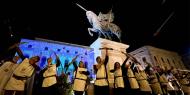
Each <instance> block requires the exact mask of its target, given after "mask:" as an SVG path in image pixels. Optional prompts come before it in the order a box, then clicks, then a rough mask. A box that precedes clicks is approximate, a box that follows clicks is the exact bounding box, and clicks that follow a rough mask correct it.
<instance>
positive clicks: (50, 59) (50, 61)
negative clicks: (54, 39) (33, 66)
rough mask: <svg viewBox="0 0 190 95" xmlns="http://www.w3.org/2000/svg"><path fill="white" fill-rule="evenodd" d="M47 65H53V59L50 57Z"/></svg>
mask: <svg viewBox="0 0 190 95" xmlns="http://www.w3.org/2000/svg"><path fill="white" fill-rule="evenodd" d="M47 63H48V65H51V63H52V58H51V57H49V58H48V59H47Z"/></svg>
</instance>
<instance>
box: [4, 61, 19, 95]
mask: <svg viewBox="0 0 190 95" xmlns="http://www.w3.org/2000/svg"><path fill="white" fill-rule="evenodd" d="M17 66H18V64H16V63H14V62H12V61H7V62H5V63H4V64H3V65H2V66H1V67H0V72H1V73H0V95H2V94H3V88H4V87H5V86H6V84H7V82H8V81H9V79H10V77H11V75H12V73H13V71H14V70H15V68H16V67H17Z"/></svg>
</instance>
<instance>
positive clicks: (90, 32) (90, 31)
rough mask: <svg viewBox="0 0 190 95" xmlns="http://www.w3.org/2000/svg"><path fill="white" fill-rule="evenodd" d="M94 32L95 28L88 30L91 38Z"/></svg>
mask: <svg viewBox="0 0 190 95" xmlns="http://www.w3.org/2000/svg"><path fill="white" fill-rule="evenodd" d="M93 30H94V29H93V28H88V33H89V35H90V36H93V33H92V31H93ZM93 32H95V31H93Z"/></svg>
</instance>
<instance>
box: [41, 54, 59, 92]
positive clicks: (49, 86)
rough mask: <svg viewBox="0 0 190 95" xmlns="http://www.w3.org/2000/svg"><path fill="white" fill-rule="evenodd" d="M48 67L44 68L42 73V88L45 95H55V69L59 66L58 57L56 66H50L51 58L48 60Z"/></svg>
mask: <svg viewBox="0 0 190 95" xmlns="http://www.w3.org/2000/svg"><path fill="white" fill-rule="evenodd" d="M47 61H48V66H47V67H46V68H45V69H46V70H45V72H44V73H43V77H44V80H43V83H42V87H43V89H44V93H45V95H53V94H54V95H56V93H57V85H56V84H57V79H56V73H57V67H58V66H59V65H60V64H61V62H60V60H59V58H58V56H57V55H56V64H52V58H48V60H47Z"/></svg>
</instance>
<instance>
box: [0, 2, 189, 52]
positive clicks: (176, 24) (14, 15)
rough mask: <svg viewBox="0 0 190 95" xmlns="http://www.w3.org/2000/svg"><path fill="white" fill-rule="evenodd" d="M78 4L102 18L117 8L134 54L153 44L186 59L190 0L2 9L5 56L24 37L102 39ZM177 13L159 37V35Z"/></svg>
mask: <svg viewBox="0 0 190 95" xmlns="http://www.w3.org/2000/svg"><path fill="white" fill-rule="evenodd" d="M17 3H18V2H17ZM75 3H79V4H80V5H82V6H83V7H85V8H86V9H88V10H91V11H93V12H95V13H96V14H98V13H99V12H100V11H101V12H103V13H107V12H108V11H109V10H110V9H111V8H112V11H113V12H114V15H115V19H114V23H115V24H117V25H118V26H119V27H120V28H121V30H122V42H123V43H125V44H128V45H130V48H129V49H128V51H129V52H130V51H132V50H135V49H137V48H139V47H141V46H144V45H152V46H155V47H158V48H163V49H167V50H171V51H176V52H179V53H182V54H183V53H185V52H187V49H188V47H190V39H189V38H190V31H189V30H190V29H189V17H190V15H189V12H190V10H188V9H189V8H188V5H189V2H188V0H181V1H179V0H63V1H60V2H55V1H44V2H21V3H20V4H15V3H14V2H12V3H5V4H2V5H4V6H5V7H3V8H1V11H0V12H1V13H0V32H1V35H0V38H1V40H0V42H1V47H0V51H3V50H4V49H5V48H7V47H8V46H9V45H11V44H13V43H14V42H16V41H19V39H20V38H29V39H34V38H35V37H38V38H44V39H51V40H56V41H63V42H67V43H73V44H79V45H85V46H89V45H90V44H91V43H93V42H94V41H95V40H96V39H97V37H91V36H90V35H89V34H88V32H87V28H88V27H91V25H90V24H89V22H88V20H87V18H86V15H85V11H83V10H81V9H80V8H79V7H78V6H76V5H75ZM171 13H173V15H172V16H171V18H170V19H169V20H168V22H167V23H166V24H165V25H164V26H163V27H162V29H161V30H160V32H159V34H158V35H157V36H153V34H154V33H155V32H156V31H157V29H158V28H159V27H160V26H161V24H162V23H163V22H164V21H165V20H166V19H167V18H168V17H169V15H170V14H171ZM8 26H11V27H12V29H11V33H13V35H14V37H13V38H10V30H9V28H8Z"/></svg>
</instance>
